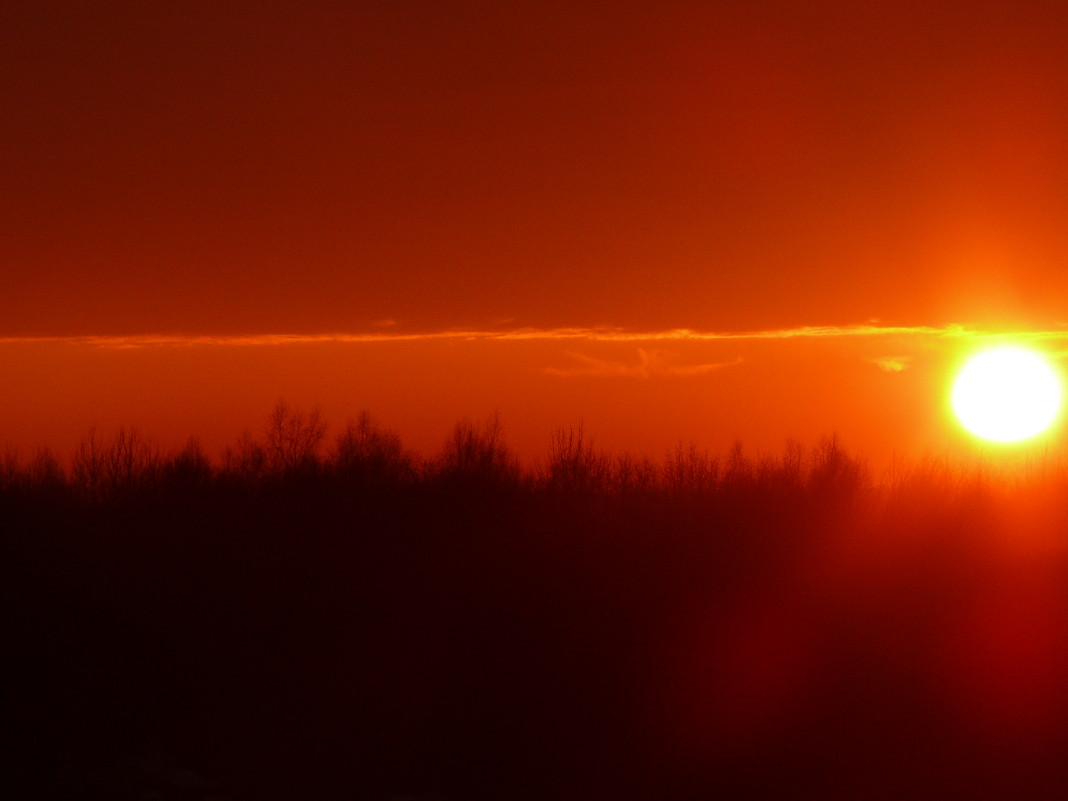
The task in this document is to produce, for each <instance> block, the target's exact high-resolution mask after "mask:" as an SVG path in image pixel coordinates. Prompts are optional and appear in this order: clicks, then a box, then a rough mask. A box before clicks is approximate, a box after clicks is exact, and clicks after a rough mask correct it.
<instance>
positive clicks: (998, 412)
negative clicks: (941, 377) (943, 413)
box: [952, 347, 1063, 442]
mask: <svg viewBox="0 0 1068 801" xmlns="http://www.w3.org/2000/svg"><path fill="white" fill-rule="evenodd" d="M1062 396H1063V389H1062V386H1061V379H1060V376H1059V375H1058V374H1057V372H1056V371H1055V370H1054V369H1053V367H1051V366H1050V364H1049V363H1048V362H1047V361H1046V360H1045V359H1044V358H1043V357H1042V356H1041V355H1039V354H1038V353H1036V352H1034V351H1031V350H1026V349H1024V348H1019V347H1002V348H996V349H994V350H988V351H985V352H983V353H980V354H979V355H977V356H974V357H972V358H971V359H970V360H969V361H968V363H967V364H965V365H964V367H963V369H962V370H961V371H960V373H958V375H957V378H956V381H955V382H954V384H953V394H952V403H953V411H954V412H955V413H956V415H957V419H958V420H960V422H961V424H962V425H963V426H964V427H965V428H966V429H968V430H969V431H970V432H971V433H973V434H975V435H976V436H978V437H982V438H983V439H988V440H993V441H995V442H1017V441H1019V440H1024V439H1027V438H1029V437H1033V436H1035V435H1036V434H1040V433H1041V432H1043V431H1045V430H1046V429H1047V428H1049V426H1050V425H1052V423H1053V421H1054V419H1055V418H1056V417H1057V414H1058V412H1059V411H1060V408H1061V400H1062Z"/></svg>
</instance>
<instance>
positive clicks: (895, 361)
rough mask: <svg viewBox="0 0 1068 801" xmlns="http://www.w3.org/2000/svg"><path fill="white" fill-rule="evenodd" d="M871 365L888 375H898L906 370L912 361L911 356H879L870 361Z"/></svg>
mask: <svg viewBox="0 0 1068 801" xmlns="http://www.w3.org/2000/svg"><path fill="white" fill-rule="evenodd" d="M870 361H871V363H872V364H874V365H876V366H877V367H879V368H880V369H882V370H886V372H888V373H900V372H902V371H903V370H907V369H908V366H909V362H910V361H912V357H911V356H880V357H878V358H876V359H871V360H870Z"/></svg>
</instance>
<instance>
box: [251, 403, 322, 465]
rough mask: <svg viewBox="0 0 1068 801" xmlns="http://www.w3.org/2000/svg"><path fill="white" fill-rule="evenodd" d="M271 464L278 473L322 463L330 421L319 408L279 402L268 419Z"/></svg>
mask: <svg viewBox="0 0 1068 801" xmlns="http://www.w3.org/2000/svg"><path fill="white" fill-rule="evenodd" d="M265 435H266V440H267V447H266V454H267V464H268V467H269V468H270V469H271V470H272V471H274V472H276V473H289V472H294V471H304V470H308V469H310V468H313V467H315V466H316V465H317V464H318V451H319V446H320V445H321V444H322V441H323V438H324V437H325V436H326V422H325V421H324V420H323V419H322V415H321V413H320V411H319V408H318V407H315V408H313V409H311V410H309V411H305V410H304V409H301V408H298V407H291V406H289V405H288V404H287V403H286V402H285V401H279V402H278V404H277V405H276V406H275V407H274V410H273V411H272V412H271V414H270V416H269V417H268V418H267V427H266V431H265Z"/></svg>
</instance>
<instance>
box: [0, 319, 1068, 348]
mask: <svg viewBox="0 0 1068 801" xmlns="http://www.w3.org/2000/svg"><path fill="white" fill-rule="evenodd" d="M381 322H383V323H385V322H386V321H381ZM383 328H388V329H389V330H382V329H383ZM892 336H896V337H907V336H915V337H935V338H939V339H955V338H980V339H981V338H1004V337H1007V336H1011V337H1012V338H1014V339H1017V340H1065V341H1068V330H1060V329H1059V330H1053V331H1019V332H1004V331H1002V332H987V331H981V330H978V329H969V328H966V327H965V326H962V325H955V324H953V325H945V326H886V325H876V324H867V325H854V326H801V327H796V328H777V329H763V330H756V331H698V330H695V329H692V328H671V329H665V330H661V331H629V330H627V329H625V328H613V327H607V326H599V327H592V328H578V327H576V328H512V329H497V330H486V329H447V330H440V331H407V332H405V331H402V330H399V329H398V327H397V326H379V330H376V331H364V332H335V333H303V334H301V333H267V334H220V335H215V334H131V335H85V336H43V337H33V336H30V337H18V336H14V337H0V345H12V344H15V345H18V344H35V343H60V344H68V345H84V346H91V347H99V348H152V347H278V346H284V345H312V344H330V343H341V344H346V343H350V344H360V343H374V342H408V341H433V340H456V341H462V340H466V341H472V340H474V341H497V340H499V341H575V342H635V343H656V342H723V341H745V340H750V341H752V340H775V339H778V340H789V339H832V338H847V339H860V338H877V337H892Z"/></svg>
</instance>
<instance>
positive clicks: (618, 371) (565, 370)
mask: <svg viewBox="0 0 1068 801" xmlns="http://www.w3.org/2000/svg"><path fill="white" fill-rule="evenodd" d="M568 356H570V357H571V358H573V359H575V360H576V361H578V362H579V364H577V365H575V366H573V367H546V368H545V369H544V371H543V372H545V373H547V374H549V375H556V376H564V377H570V376H595V377H601V378H617V377H622V378H665V377H690V376H697V375H705V374H707V373H711V372H714V371H716V370H719V369H721V368H723V367H729V366H731V365H734V364H739V363H740V362H741V359H735V360H734V361H730V362H707V363H703V364H673V363H672V362H671V361H670V358H669V357H668V356H667V355H665V354H663V353H660V352H659V351H655V350H652V351H650V350H646V349H645V348H638V360H637V362H624V361H618V360H614V359H598V358H595V357H593V356H587V355H585V354H582V353H568Z"/></svg>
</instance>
